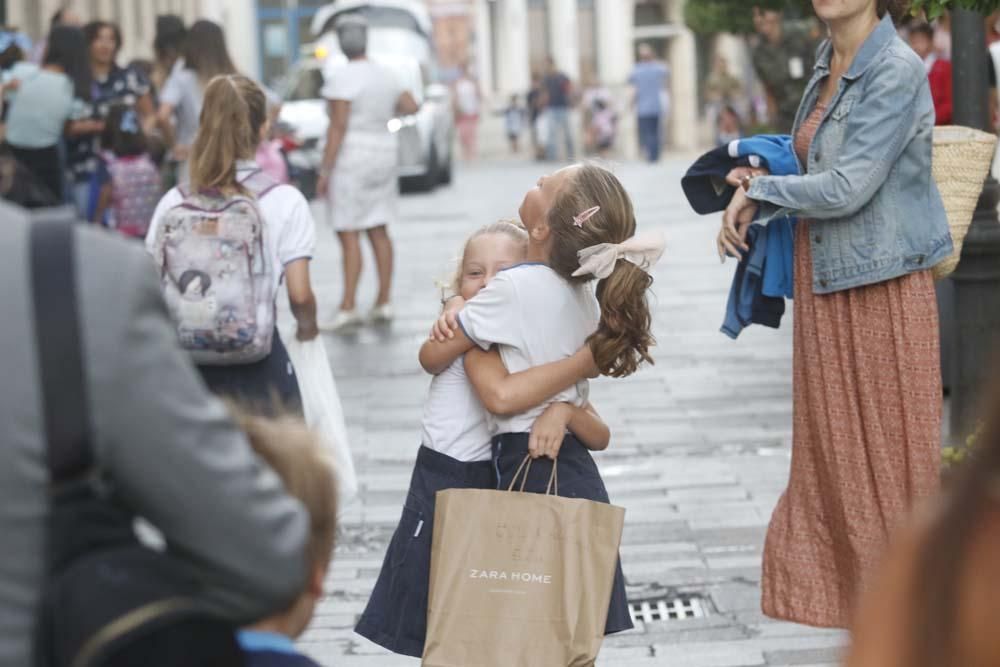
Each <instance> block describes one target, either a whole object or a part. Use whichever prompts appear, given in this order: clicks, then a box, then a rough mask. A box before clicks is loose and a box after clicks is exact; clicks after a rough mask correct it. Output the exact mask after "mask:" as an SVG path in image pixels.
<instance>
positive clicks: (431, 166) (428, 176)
mask: <svg viewBox="0 0 1000 667" xmlns="http://www.w3.org/2000/svg"><path fill="white" fill-rule="evenodd" d="M439 171H440V169H439V167H438V156H437V148H436V147H434V146H433V145H432V146H431V152H430V155H428V156H427V171H426V172H424V174H423V176H420V177H418V181H417V182H418V185H417V187H418V188H420V190H421V191H422V192H430V191H431V190H433V189H434V186H435V185H437V184H438V178H439Z"/></svg>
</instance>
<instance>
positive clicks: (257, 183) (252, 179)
mask: <svg viewBox="0 0 1000 667" xmlns="http://www.w3.org/2000/svg"><path fill="white" fill-rule="evenodd" d="M240 185H242V186H243V187H245V188H246V189H247V190H249V191H250V193H251V194H253V196H254V197H256V198H257V199H263V198H264V195H266V194H267V193H269V192H270V191H271V190H273V189H275V188H276V187H278V186H279V185H281V183H279V182H278V181H276V180H274V179H273V178H271V177H270V176H268V175H267V174H265V173H264V170H263V169H255V170H253V171H252V172H250V173H249V174H247V176H246V177H245V178H243V179H242V180H240Z"/></svg>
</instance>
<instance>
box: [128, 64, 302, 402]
mask: <svg viewBox="0 0 1000 667" xmlns="http://www.w3.org/2000/svg"><path fill="white" fill-rule="evenodd" d="M201 119H202V125H201V126H200V127H199V128H198V133H197V134H196V135H195V140H194V143H193V145H192V147H191V181H190V184H189V185H188V184H185V185H182V186H180V187H177V188H173V189H172V190H170V191H169V192H167V194H166V195H164V197H163V198H162V199H161V200H160V202H159V204H158V205H157V207H156V211H155V213H154V214H153V220H152V223H151V224H150V227H149V232H148V234H147V236H146V246H147V248H148V249H149V251H150V253H151V254H153V256H154V257H155V258H156V266H158V267H161V272H162V278H163V280H162V284H163V287H164V290H165V292H166V294H167V303H168V304H169V305H170V306H171V309H172V310H173V312H174V315H175V319H176V320H177V322H178V329H179V330H180V334H181V339H182V340H183V341H184V342H185V346H186V347H187V348H188V349H189V350H191V351H192V352H193V353H195V354H196V355H198V357H197V358H198V359H199V361H200V363H199V366H198V370H199V371H200V372H201V376H202V378H203V379H204V380H205V383H206V385H208V387H209V388H210V389H211V390H212V391H213V392H215V393H216V394H219V395H223V396H229V397H232V398H235V399H237V400H240V401H243V402H246V403H248V404H249V405H250V406H251V407H253V408H254V409H255V410H257V411H258V412H260V413H263V414H267V413H269V412H272V411H273V410H274V407H275V406H274V402H275V401H276V400H277V402H279V403H280V404H281V405H282V406H286V407H290V408H293V409H301V398H300V394H299V385H298V380H297V378H296V376H295V371H294V369H293V368H292V365H291V362H290V361H289V358H288V351H287V349H286V348H285V345H284V343H283V342H282V340H281V336H280V335H279V333H278V331H277V328H276V326H275V324H276V317H275V308H276V301H277V298H278V294H279V290H280V288H281V286H282V285H284V286H285V288H286V290H287V293H288V301H289V304H290V305H291V310H292V315H293V316H294V317H295V320H296V324H297V329H296V337H297V338H298V339H299V340H302V341H307V340H313V339H314V338H316V336H317V335H318V333H319V331H318V328H317V326H316V299H315V296H314V295H313V291H312V283H311V280H310V277H309V262H310V260H311V259H312V256H313V252H314V250H315V244H316V229H315V222H314V221H313V217H312V213H311V211H310V208H309V202H307V201H306V199H305V197H303V196H302V193H301V192H299V191H298V190H297V189H295V188H293V187H292V186H290V185H281V184H278V183H276V182H274V181H273V180H271V179H270V178H268V177H267V176H265V175H263V174H262V172H261V169H260V166H259V165H257V164H256V163H255V162H254V161H253V158H254V155H255V154H256V152H257V146H258V144H259V143H260V142H261V141H262V140H263V139H264V137H266V136H267V99H266V97H265V95H264V91H263V90H262V89H261V88H260V86H258V85H257V84H256V83H254V82H253V81H251V80H250V79H248V78H247V77H245V76H242V75H239V74H229V75H221V76H217V77H215V78H214V79H212V80H211V81H210V82H209V83H208V86H207V87H206V88H205V96H204V106H203V108H202V113H201ZM246 194H250V195H252V196H253V198H254V201H255V203H256V210H257V214H255V215H251V214H249V213H247V214H246V215H247V216H248V217H244V218H242V219H241V220H238V223H239V226H240V227H242V228H245V229H251V230H253V232H252V240H251V241H250V242H249V245H252V246H253V248H254V250H247V249H246V248H245V246H246V245H247V242H244V244H243V246H241V247H238V248H236V249H235V250H234V249H233V247H232V246H233V245H235V244H234V243H232V242H229V241H227V237H226V236H224V235H225V234H235V233H236V231H237V230H236V229H232V230H226V229H215V228H212V227H211V226H210V227H209V228H205V229H202V228H200V227H198V225H199V224H200V223H199V221H198V220H197V219H195V220H192V219H191V218H190V217H188V212H191V211H193V214H194V215H195V217H196V218H197V217H198V211H199V210H201V207H204V206H206V205H208V204H209V201H207V200H209V199H210V200H211V204H212V205H213V206H214V207H217V208H214V209H213V210H216V211H219V210H227V209H228V208H229V207H230V206H231V205H232V203H233V201H234V198H236V197H241V196H245V195H246ZM244 212H245V209H244ZM234 215H241V214H238V213H234ZM258 215H259V217H258ZM260 224H262V225H263V229H259V225H260ZM192 226H194V227H197V229H192ZM234 227H235V225H234ZM205 237H208V238H209V239H211V241H209V240H206V238H205ZM210 242H214V243H215V244H218V246H219V247H220V248H223V250H220V251H219V252H212V253H206V252H204V248H205V245H206V244H207V243H210ZM258 243H260V244H261V245H262V246H263V248H264V256H258V255H256V254H254V253H255V249H256V247H257V244H258ZM168 245H169V248H168ZM213 247H214V246H213ZM241 248H242V249H241ZM251 262H252V265H253V267H254V274H255V275H256V276H261V278H260V281H259V282H258V281H256V280H255V281H254V282H253V283H248V282H247V280H244V279H243V278H242V277H243V276H246V274H245V273H243V270H242V269H240V266H241V265H242V266H244V267H245V266H247V265H249V264H250V263H251ZM233 291H236V292H237V295H238V296H239V298H237V297H235V296H234V295H233V293H232V292H233ZM247 303H250V304H252V305H251V306H247V305H246V304H247ZM264 313H266V315H265V314H264ZM248 322H250V323H251V324H252V325H253V327H256V328H257V329H260V328H262V326H265V325H264V324H263V323H265V322H266V323H267V324H266V326H268V327H270V328H271V330H269V331H268V332H266V333H272V334H273V335H271V336H267V335H266V333H265V332H259V333H257V334H254V340H253V341H252V342H251V341H248V340H246V338H245V336H244V335H243V334H242V332H245V331H247V330H251V331H252V330H253V327H252V326H251V324H248ZM264 340H267V341H270V345H269V348H268V349H264V350H262V351H260V353H261V354H263V358H258V359H254V360H245V359H243V358H241V357H240V355H239V354H238V353H239V351H240V350H241V349H242V347H249V346H250V345H258V342H259V341H264ZM260 344H261V345H263V343H262V342H261V343H260ZM219 348H221V349H222V350H223V352H222V353H221V354H220V355H214V354H211V353H212V352H215V351H217V350H218V349H219ZM227 351H229V352H233V353H234V354H233V355H231V356H229V358H226V352H227ZM205 352H208V353H209V354H207V355H206V354H204V353H205ZM206 356H207V357H209V358H206ZM255 356H256V355H255Z"/></svg>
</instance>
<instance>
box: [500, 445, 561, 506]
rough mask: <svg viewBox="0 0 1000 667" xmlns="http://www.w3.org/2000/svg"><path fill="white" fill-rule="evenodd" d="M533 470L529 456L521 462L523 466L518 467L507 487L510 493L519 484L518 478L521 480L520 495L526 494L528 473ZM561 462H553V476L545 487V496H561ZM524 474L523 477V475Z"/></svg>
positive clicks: (550, 476)
mask: <svg viewBox="0 0 1000 667" xmlns="http://www.w3.org/2000/svg"><path fill="white" fill-rule="evenodd" d="M529 470H531V455H530V454H528V455H527V456H525V457H524V460H523V461H521V465H519V466H518V467H517V470H516V471H515V472H514V477H512V478H511V480H510V485H508V486H507V490H508V491H513V490H514V485H515V484H516V483H517V478H518V477H520V478H521V486H520V487H519V488H518V492H519V493H523V492H524V485H525V484H527V483H528V471H529ZM558 471H559V461H557V460H556V461H552V474H551V475H549V483H548V484H547V485H546V487H545V495H547V496H549V495H556V496H558V495H559V472H558ZM522 472H523V473H524V475H523V476H522V474H521V473H522Z"/></svg>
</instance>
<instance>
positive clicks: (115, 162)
mask: <svg viewBox="0 0 1000 667" xmlns="http://www.w3.org/2000/svg"><path fill="white" fill-rule="evenodd" d="M105 164H106V165H107V169H108V174H109V175H110V176H111V212H112V218H111V220H112V221H113V224H114V226H115V228H116V229H117V230H118V231H119V232H121V233H122V234H125V235H126V236H131V237H133V238H140V239H143V238H146V232H147V231H148V230H149V222H150V220H152V219H153V212H154V211H156V203H157V201H158V200H159V198H160V184H161V180H160V172H159V170H158V169H157V168H156V165H155V164H153V161H152V160H151V159H150V158H149V156H147V155H139V156H135V157H121V158H120V157H116V156H115V155H114V154H111V153H108V154H106V155H105Z"/></svg>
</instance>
